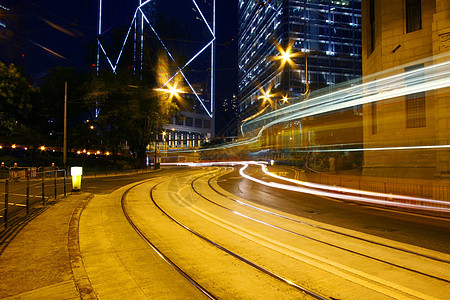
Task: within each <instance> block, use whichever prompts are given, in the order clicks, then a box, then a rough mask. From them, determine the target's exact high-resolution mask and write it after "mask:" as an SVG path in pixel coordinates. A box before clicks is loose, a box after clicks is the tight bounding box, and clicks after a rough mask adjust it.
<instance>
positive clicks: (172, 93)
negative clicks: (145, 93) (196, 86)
mask: <svg viewBox="0 0 450 300" xmlns="http://www.w3.org/2000/svg"><path fill="white" fill-rule="evenodd" d="M167 87H168V88H167V89H163V88H161V89H155V91H158V92H162V93H165V94H169V101H171V100H172V98H173V97H175V98H177V99H178V100H180V99H181V96H180V94H186V92H185V91H182V90H179V89H177V84H176V83H175V84H174V85H172V86H171V85H169V84H167Z"/></svg>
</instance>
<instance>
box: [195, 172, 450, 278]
mask: <svg viewBox="0 0 450 300" xmlns="http://www.w3.org/2000/svg"><path fill="white" fill-rule="evenodd" d="M197 179H200V178H197ZM213 179H214V177H212V178H209V179H208V186H209V187H210V188H211V189H212V190H213V191H214V192H216V193H217V194H218V195H220V196H222V197H225V198H227V199H229V200H231V201H233V202H235V203H237V204H239V205H242V206H245V207H248V208H251V209H254V210H257V211H259V212H263V213H265V214H269V215H272V216H276V217H279V218H282V219H285V220H289V221H292V222H295V223H299V224H302V225H306V226H309V227H312V228H315V229H319V230H323V231H327V232H331V233H334V234H337V235H341V236H345V237H349V238H352V239H356V240H359V241H363V242H366V243H370V244H373V245H377V246H382V247H385V248H389V249H392V250H397V251H400V252H404V253H408V254H412V255H416V256H419V257H423V258H427V259H431V260H434V261H437V262H443V263H446V264H450V260H447V259H442V258H439V257H436V256H431V255H426V254H423V253H418V252H415V251H412V250H408V249H404V248H400V247H395V246H392V245H388V244H384V243H380V242H377V241H373V240H369V239H366V238H362V237H360V236H356V235H351V234H348V233H345V232H340V231H337V230H333V229H330V228H326V227H323V226H319V225H315V224H312V223H308V222H305V221H301V220H298V219H294V218H290V217H288V216H284V215H281V214H278V213H275V212H272V211H269V210H266V209H263V208H260V207H257V206H254V205H251V204H248V203H245V202H243V201H241V200H239V199H235V198H233V197H230V196H229V195H227V194H224V193H222V192H220V191H219V190H217V189H216V188H215V187H214V186H213V185H212V184H211V181H212V180H213ZM193 184H194V182H192V185H191V186H192V189H193V190H194V192H195V193H197V194H198V195H199V196H200V197H202V198H203V199H205V200H206V201H208V202H210V203H212V204H214V205H217V206H219V207H221V208H223V209H226V210H229V211H232V212H233V210H231V209H229V208H228V207H225V206H223V205H221V204H219V203H217V202H215V201H213V200H211V199H209V198H207V197H205V196H204V195H202V194H201V193H199V192H198V191H197V190H196V189H195V187H194V185H193ZM243 217H247V218H250V217H248V216H243ZM256 221H258V220H256ZM268 225H269V226H271V227H273V228H277V229H280V230H283V231H286V232H290V233H292V234H295V235H299V236H302V237H304V238H308V239H311V240H314V241H316V242H320V243H323V244H326V245H329V246H332V247H336V248H339V249H341V250H345V251H348V252H350V253H353V254H359V255H362V256H364V257H367V258H371V259H374V260H378V261H381V262H385V261H382V260H379V259H377V258H372V257H369V256H366V255H365V254H362V253H357V252H354V251H352V250H349V249H345V248H342V247H339V246H336V245H332V244H330V243H327V242H324V241H321V240H318V239H315V238H313V237H310V236H305V235H301V234H299V233H296V232H292V231H290V230H287V229H284V228H279V227H278V226H275V225H272V224H268ZM386 263H388V264H390V263H389V262H386ZM393 266H396V265H395V264H393ZM408 270H409V271H412V272H415V271H414V270H411V269H408ZM418 273H419V274H421V273H420V272H418ZM422 275H425V276H426V274H422ZM435 279H439V278H435ZM442 281H444V282H447V283H450V281H449V280H446V279H442Z"/></svg>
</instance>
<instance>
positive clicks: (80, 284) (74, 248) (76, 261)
mask: <svg viewBox="0 0 450 300" xmlns="http://www.w3.org/2000/svg"><path fill="white" fill-rule="evenodd" d="M93 197H94V195H93V194H90V195H89V196H88V197H87V198H85V199H83V200H81V202H80V204H78V206H77V207H76V208H75V210H74V212H73V214H72V217H71V219H70V223H69V234H68V250H69V259H70V267H71V269H72V274H73V281H74V283H75V286H76V288H77V290H78V292H79V293H80V298H81V299H98V297H97V295H96V293H95V291H94V288H93V287H92V284H91V282H90V280H89V277H88V275H87V273H86V269H85V267H84V263H83V259H82V257H81V251H80V240H79V225H80V217H81V213H82V212H83V209H84V208H85V207H86V206H87V204H88V203H89V201H91V199H92V198H93Z"/></svg>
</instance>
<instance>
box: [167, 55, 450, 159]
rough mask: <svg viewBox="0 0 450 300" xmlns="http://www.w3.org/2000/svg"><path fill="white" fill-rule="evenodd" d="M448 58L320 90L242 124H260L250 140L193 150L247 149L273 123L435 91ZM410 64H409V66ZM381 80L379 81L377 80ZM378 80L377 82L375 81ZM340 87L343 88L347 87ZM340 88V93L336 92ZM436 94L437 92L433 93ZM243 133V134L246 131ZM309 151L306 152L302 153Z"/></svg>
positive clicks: (448, 69)
mask: <svg viewBox="0 0 450 300" xmlns="http://www.w3.org/2000/svg"><path fill="white" fill-rule="evenodd" d="M449 57H450V55H449V54H443V55H439V56H434V57H432V58H426V59H423V60H420V61H416V62H414V63H413V64H419V63H423V64H431V63H433V60H447V61H445V62H443V63H440V64H436V65H429V66H426V67H424V68H421V69H416V70H412V71H408V72H403V70H404V68H405V67H406V66H407V65H403V66H398V67H395V68H392V69H390V70H386V71H383V72H380V73H377V74H372V75H370V76H367V77H366V78H365V80H370V82H366V83H362V84H355V83H356V82H358V80H354V81H351V82H349V83H345V84H342V85H336V86H335V87H334V89H335V91H334V92H331V93H327V94H323V93H324V92H323V91H322V90H318V91H316V92H313V93H311V97H310V99H309V100H306V101H302V102H298V103H296V104H292V105H290V106H285V107H282V108H279V109H277V110H276V111H271V112H268V113H266V114H264V115H260V116H257V117H256V118H253V119H251V120H248V121H246V122H243V123H242V124H241V130H242V132H245V128H248V126H250V125H252V124H257V123H258V122H262V123H264V125H262V126H261V127H259V129H255V131H256V130H257V133H256V134H255V135H254V136H253V137H248V138H247V139H244V140H240V141H237V142H233V143H228V144H224V145H220V146H217V147H211V148H206V149H197V150H196V151H198V152H202V151H210V150H220V149H227V148H234V147H241V146H248V145H251V144H253V143H257V142H259V139H260V137H261V136H262V135H263V132H264V130H266V129H268V128H269V127H271V126H274V125H276V124H280V123H285V122H289V121H298V120H301V119H302V118H306V117H311V116H315V115H320V114H324V113H329V112H332V111H338V110H341V109H348V108H351V107H355V106H359V105H363V104H368V103H372V102H376V101H381V100H384V101H388V100H389V99H393V98H397V97H401V96H405V95H410V94H415V93H418V92H426V91H433V90H435V91H436V90H439V89H443V88H447V87H450V61H448V59H449ZM409 65H412V64H409ZM393 72H402V73H400V74H395V75H391V76H388V77H384V76H386V74H391V73H393ZM381 77H383V78H381ZM377 78H381V79H377ZM351 84H355V85H354V86H350V87H347V88H344V86H348V85H351ZM339 88H342V90H337V89H339ZM437 92H438V91H437ZM249 131H250V130H247V131H246V132H249ZM449 147H450V145H426V146H409V147H386V148H364V149H352V148H350V149H339V150H329V149H327V150H317V149H314V151H317V152H333V151H339V152H341V151H381V150H413V149H439V148H449ZM305 151H306V152H309V151H310V150H305ZM173 152H174V153H186V152H192V150H190V149H180V150H173Z"/></svg>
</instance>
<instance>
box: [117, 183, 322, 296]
mask: <svg viewBox="0 0 450 300" xmlns="http://www.w3.org/2000/svg"><path fill="white" fill-rule="evenodd" d="M202 176H205V175H202ZM168 181H169V180H165V181H160V182H159V183H157V184H155V185H153V186H152V187H151V189H150V198H151V200H152V202H153V204H154V205H155V206H156V207H157V208H158V210H159V211H161V212H162V213H163V214H164V215H165V216H166V217H167V218H169V219H170V220H172V221H173V222H174V223H176V224H177V225H179V226H180V227H182V228H184V229H185V230H187V231H188V232H190V233H192V234H193V235H195V236H196V237H198V238H200V239H201V240H203V241H205V242H207V243H208V244H210V245H211V246H214V247H215V248H217V249H219V250H221V251H222V252H224V253H226V254H228V255H230V256H232V257H234V258H235V259H237V260H239V261H240V262H243V263H245V264H247V265H249V266H251V267H252V268H254V269H256V270H258V271H260V272H262V273H264V274H266V275H268V276H270V277H271V278H274V279H276V280H278V281H279V282H281V283H283V284H286V285H288V286H289V287H292V288H294V289H297V290H298V291H300V292H302V293H303V294H304V295H307V296H310V297H312V298H314V299H320V300H326V299H331V298H326V297H324V296H322V295H319V294H318V293H316V292H314V291H312V290H310V289H308V288H306V287H303V286H300V285H299V284H296V283H294V282H292V281H290V280H288V279H287V278H284V277H283V276H280V275H277V274H275V273H274V272H271V271H270V270H268V269H266V268H264V267H262V266H260V265H258V264H256V263H254V262H252V261H250V260H249V259H246V258H245V257H243V256H241V255H239V254H237V253H235V252H233V251H231V250H229V249H227V248H225V247H224V246H221V245H220V244H219V243H216V242H214V241H213V240H211V239H209V238H207V237H206V236H205V235H202V234H200V233H199V232H197V231H195V230H193V229H192V228H190V227H189V226H187V225H185V224H183V223H182V222H180V221H179V220H177V219H176V218H175V217H173V216H171V215H170V214H169V213H168V212H167V211H166V210H164V209H163V208H162V207H161V206H160V205H159V204H158V202H157V200H156V199H155V196H154V191H155V190H156V188H157V187H158V186H159V185H161V184H163V183H166V182H168ZM144 183H146V182H141V183H139V184H136V185H134V186H132V187H130V188H129V189H128V190H126V192H125V193H124V194H123V196H122V199H121V206H122V210H123V212H124V215H125V217H126V219H127V220H128V222H129V223H130V225H131V226H132V227H133V229H134V230H135V231H136V232H137V233H138V234H139V236H140V237H141V238H142V239H143V240H145V242H146V243H147V244H148V245H149V246H150V247H151V248H152V249H153V250H154V251H155V252H156V253H157V254H158V256H159V257H161V259H163V260H164V261H165V262H166V263H167V264H169V265H170V266H171V267H172V268H174V269H175V270H176V271H177V272H178V273H179V274H180V275H181V276H183V277H184V278H185V279H186V280H187V281H188V282H189V283H190V284H191V285H193V286H194V287H195V288H197V289H199V290H200V291H201V292H202V293H203V294H204V295H205V296H206V297H208V298H209V299H218V298H217V297H216V296H215V295H214V294H213V293H212V292H210V291H208V290H207V289H206V288H204V287H203V286H202V285H201V284H199V283H198V282H197V281H196V280H195V279H194V278H193V277H192V276H190V275H189V274H188V273H187V272H185V271H184V270H183V269H182V267H180V266H179V265H178V264H177V263H175V262H174V261H173V260H171V259H170V258H169V257H168V256H167V255H166V254H164V253H163V251H161V250H160V249H159V248H158V247H157V246H156V245H155V244H154V243H152V242H151V241H150V239H149V238H148V237H147V236H146V235H145V233H144V232H143V231H142V230H140V229H139V225H138V224H135V223H134V221H133V220H132V218H131V217H130V215H129V213H128V212H127V208H126V205H125V203H126V198H127V195H128V193H129V192H130V191H131V190H132V189H133V188H135V187H137V186H138V185H141V184H144Z"/></svg>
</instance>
